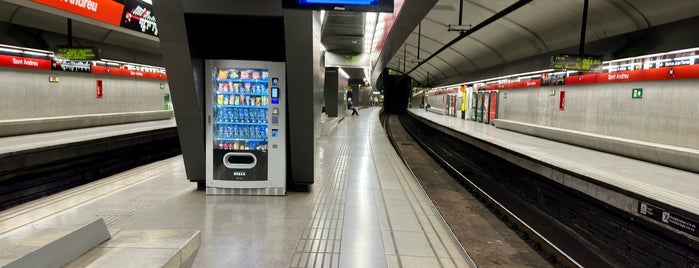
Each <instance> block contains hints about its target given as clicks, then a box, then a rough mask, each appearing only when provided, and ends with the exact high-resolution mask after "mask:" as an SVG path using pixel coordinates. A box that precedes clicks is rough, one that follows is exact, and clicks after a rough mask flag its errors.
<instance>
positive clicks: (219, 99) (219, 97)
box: [216, 94, 223, 105]
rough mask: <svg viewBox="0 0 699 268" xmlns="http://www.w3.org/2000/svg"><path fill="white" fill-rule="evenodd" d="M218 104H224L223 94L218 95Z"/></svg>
mask: <svg viewBox="0 0 699 268" xmlns="http://www.w3.org/2000/svg"><path fill="white" fill-rule="evenodd" d="M216 104H218V105H223V95H221V94H219V95H217V96H216Z"/></svg>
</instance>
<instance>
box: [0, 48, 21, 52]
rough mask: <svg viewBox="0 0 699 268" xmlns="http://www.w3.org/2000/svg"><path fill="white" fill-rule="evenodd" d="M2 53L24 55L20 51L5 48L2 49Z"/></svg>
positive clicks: (0, 49)
mask: <svg viewBox="0 0 699 268" xmlns="http://www.w3.org/2000/svg"><path fill="white" fill-rule="evenodd" d="M0 51H2V52H8V53H22V51H21V50H19V49H14V48H4V47H0Z"/></svg>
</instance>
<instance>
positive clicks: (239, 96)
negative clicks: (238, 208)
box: [206, 60, 286, 195]
mask: <svg viewBox="0 0 699 268" xmlns="http://www.w3.org/2000/svg"><path fill="white" fill-rule="evenodd" d="M206 68H207V70H208V72H207V78H206V79H207V81H209V83H208V85H207V91H208V94H207V118H208V120H207V131H206V133H207V135H206V136H207V156H206V157H207V175H206V176H207V180H206V181H207V185H206V186H207V194H247V195H283V194H285V182H286V178H285V174H286V168H285V167H286V163H285V160H286V153H285V150H286V148H285V138H284V129H285V127H284V116H283V115H282V113H283V111H284V110H285V109H284V100H283V99H282V97H283V94H282V92H283V90H281V89H282V88H283V82H284V76H283V75H284V63H280V62H257V61H234V60H207V61H206Z"/></svg>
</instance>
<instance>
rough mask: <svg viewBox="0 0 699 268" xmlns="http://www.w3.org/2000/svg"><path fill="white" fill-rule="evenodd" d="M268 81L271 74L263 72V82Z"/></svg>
mask: <svg viewBox="0 0 699 268" xmlns="http://www.w3.org/2000/svg"><path fill="white" fill-rule="evenodd" d="M267 79H269V72H267V71H262V80H267Z"/></svg>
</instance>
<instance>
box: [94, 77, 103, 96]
mask: <svg viewBox="0 0 699 268" xmlns="http://www.w3.org/2000/svg"><path fill="white" fill-rule="evenodd" d="M95 97H97V98H98V99H101V98H102V80H97V83H96V85H95Z"/></svg>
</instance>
